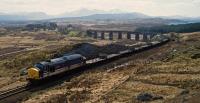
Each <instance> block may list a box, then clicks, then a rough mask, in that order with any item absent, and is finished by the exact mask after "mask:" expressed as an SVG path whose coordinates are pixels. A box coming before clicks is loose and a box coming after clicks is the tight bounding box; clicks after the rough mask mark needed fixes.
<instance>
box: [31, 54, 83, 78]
mask: <svg viewBox="0 0 200 103" xmlns="http://www.w3.org/2000/svg"><path fill="white" fill-rule="evenodd" d="M85 63H86V58H85V57H84V56H82V55H80V54H72V55H68V56H62V57H59V58H55V59H51V60H48V61H43V62H40V63H37V64H35V65H34V66H33V67H31V68H28V80H29V81H36V80H42V79H45V78H48V77H50V76H53V75H56V74H59V73H62V72H65V71H69V70H72V69H74V68H78V67H81V66H83V65H85Z"/></svg>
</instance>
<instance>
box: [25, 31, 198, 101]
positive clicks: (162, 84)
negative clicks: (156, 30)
mask: <svg viewBox="0 0 200 103" xmlns="http://www.w3.org/2000/svg"><path fill="white" fill-rule="evenodd" d="M175 40H178V38H177V39H175ZM199 40H200V36H199V33H189V34H187V33H184V34H182V36H181V38H180V39H179V40H178V41H172V42H170V43H168V44H167V45H164V46H162V47H159V48H155V49H152V50H149V51H145V52H143V53H139V54H137V55H134V56H131V57H128V58H126V59H129V62H126V63H124V64H123V65H122V66H119V67H115V64H117V63H122V61H123V60H124V59H122V60H120V61H116V62H115V63H112V64H113V65H110V66H109V67H107V66H102V67H98V68H95V69H93V70H88V71H85V72H84V73H82V74H80V75H79V76H77V77H74V78H73V79H70V80H68V81H66V82H64V83H63V84H62V85H61V86H57V87H55V88H53V89H52V90H49V91H44V92H40V93H38V94H37V95H33V96H32V97H30V98H29V99H28V100H27V101H25V103H33V102H38V101H40V102H42V103H49V102H51V103H54V102H59V103H61V102H62V101H68V102H70V103H77V102H79V103H80V102H94V103H99V102H100V103H104V102H107V103H111V102H113V103H116V102H128V103H142V101H143V102H151V103H174V102H175V103H180V101H184V102H187V103H198V101H197V100H198V96H199V95H200V94H199V93H198V92H197V91H199V90H200V85H199V81H200V78H199V75H200V70H199V66H200V65H199V47H200V45H199ZM133 58H134V59H133ZM108 65H109V64H108Z"/></svg>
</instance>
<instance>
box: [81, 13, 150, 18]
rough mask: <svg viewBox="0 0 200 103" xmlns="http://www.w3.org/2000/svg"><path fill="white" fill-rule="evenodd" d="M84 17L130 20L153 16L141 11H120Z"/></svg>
mask: <svg viewBox="0 0 200 103" xmlns="http://www.w3.org/2000/svg"><path fill="white" fill-rule="evenodd" d="M81 18H83V19H96V20H107V19H113V20H130V19H138V18H140V19H144V18H151V17H150V16H147V15H144V14H141V13H120V14H94V15H90V16H84V17H81Z"/></svg>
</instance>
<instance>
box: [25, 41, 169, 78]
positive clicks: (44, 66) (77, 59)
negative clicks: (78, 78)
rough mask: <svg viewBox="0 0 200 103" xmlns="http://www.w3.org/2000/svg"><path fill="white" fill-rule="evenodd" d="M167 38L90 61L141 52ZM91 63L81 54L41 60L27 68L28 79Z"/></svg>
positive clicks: (158, 44)
mask: <svg viewBox="0 0 200 103" xmlns="http://www.w3.org/2000/svg"><path fill="white" fill-rule="evenodd" d="M168 41H169V39H163V40H160V41H154V42H150V43H147V44H146V45H143V46H141V47H137V48H133V49H129V50H125V51H120V52H118V53H116V54H110V55H103V56H99V57H98V58H96V61H94V62H92V63H98V62H102V61H106V60H112V59H114V58H120V57H123V56H124V55H126V54H134V53H137V52H141V51H144V50H147V49H151V48H153V47H156V46H160V45H162V44H164V43H167V42H168ZM88 64H91V63H87V60H86V57H84V56H82V55H81V54H72V55H67V56H62V57H59V58H55V59H51V60H48V61H43V62H40V63H37V64H35V65H34V66H33V67H31V68H28V80H29V81H39V80H42V79H45V78H48V77H51V76H53V75H57V74H58V75H59V74H60V73H63V72H66V71H70V70H72V69H75V68H78V67H82V66H84V65H88Z"/></svg>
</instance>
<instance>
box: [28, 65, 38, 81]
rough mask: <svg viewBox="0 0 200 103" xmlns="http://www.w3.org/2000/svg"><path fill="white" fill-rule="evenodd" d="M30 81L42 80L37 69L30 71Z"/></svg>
mask: <svg viewBox="0 0 200 103" xmlns="http://www.w3.org/2000/svg"><path fill="white" fill-rule="evenodd" d="M28 79H33V80H38V79H40V75H39V70H38V69H36V68H30V69H28Z"/></svg>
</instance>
